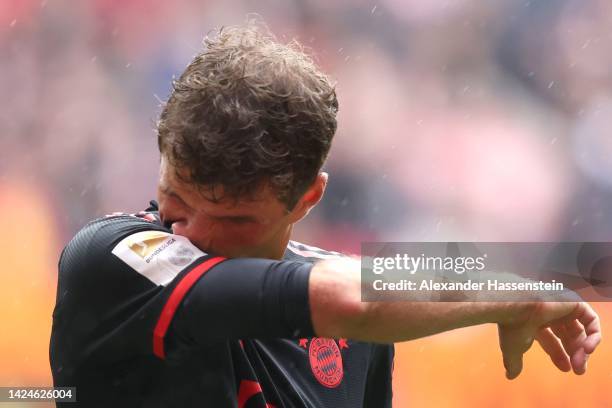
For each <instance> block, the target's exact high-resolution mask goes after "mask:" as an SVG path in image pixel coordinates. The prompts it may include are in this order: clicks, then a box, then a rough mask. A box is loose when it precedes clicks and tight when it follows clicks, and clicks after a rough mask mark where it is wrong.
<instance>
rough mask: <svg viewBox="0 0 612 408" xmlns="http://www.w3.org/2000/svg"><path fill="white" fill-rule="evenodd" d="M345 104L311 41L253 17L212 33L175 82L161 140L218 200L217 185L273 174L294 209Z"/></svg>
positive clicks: (238, 189) (264, 180)
mask: <svg viewBox="0 0 612 408" xmlns="http://www.w3.org/2000/svg"><path fill="white" fill-rule="evenodd" d="M337 112H338V100H337V98H336V92H335V89H334V85H333V84H331V83H330V80H329V78H328V77H327V76H326V75H325V74H323V73H322V72H321V71H320V70H319V69H318V68H317V66H316V65H315V64H314V62H313V60H312V58H310V57H309V56H308V55H306V53H305V52H304V51H303V48H302V47H301V46H300V45H299V44H298V43H297V42H296V41H292V42H291V43H289V44H281V43H279V42H278V41H277V40H276V39H275V37H274V36H273V35H272V34H271V33H270V31H269V30H268V29H267V27H266V26H265V25H263V24H262V23H259V22H254V21H250V22H248V23H247V24H245V25H243V26H233V27H225V28H221V29H220V30H218V31H216V32H214V33H213V34H212V35H209V36H207V38H206V39H205V40H204V51H202V52H201V53H199V54H198V55H197V56H196V57H195V58H194V60H193V61H192V62H191V63H190V64H189V66H188V67H187V68H186V70H185V72H184V73H183V74H182V75H181V76H180V78H179V79H178V80H176V81H174V83H173V91H172V93H171V95H170V98H169V100H168V102H167V103H166V104H165V106H164V108H163V110H162V113H161V116H160V120H159V122H158V126H157V135H158V145H159V150H160V152H161V154H162V155H164V157H166V158H167V159H168V160H169V161H170V163H171V164H172V165H173V166H174V168H175V169H176V170H177V174H179V173H178V171H179V170H181V169H182V170H187V173H188V174H189V176H188V177H187V178H188V180H187V181H189V182H191V183H195V184H197V185H198V187H200V188H205V189H207V190H208V191H209V192H212V199H213V200H217V199H219V198H218V197H216V196H215V187H217V186H221V187H222V188H223V192H224V196H225V195H228V196H230V198H233V199H236V200H237V199H238V198H242V197H245V196H249V195H250V196H252V195H253V194H254V193H255V192H256V191H257V190H258V189H259V188H261V187H263V186H264V185H266V184H267V185H269V186H270V187H271V188H272V189H273V191H274V192H275V193H276V195H277V197H278V199H279V200H280V201H281V202H283V203H285V204H286V205H287V207H288V209H291V208H293V206H294V205H295V204H296V203H297V201H298V200H299V198H300V197H301V196H302V195H303V194H304V192H305V191H306V190H307V189H308V187H309V186H310V185H311V184H312V183H313V182H314V180H315V178H316V176H317V174H318V173H319V171H320V170H321V167H322V165H323V162H324V161H325V158H326V157H327V154H328V152H329V149H330V146H331V141H332V138H333V136H334V133H335V132H336V114H337ZM183 179H185V176H183Z"/></svg>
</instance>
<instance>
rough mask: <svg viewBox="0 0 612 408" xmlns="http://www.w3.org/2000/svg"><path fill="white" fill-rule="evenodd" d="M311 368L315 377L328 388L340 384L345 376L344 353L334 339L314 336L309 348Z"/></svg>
mask: <svg viewBox="0 0 612 408" xmlns="http://www.w3.org/2000/svg"><path fill="white" fill-rule="evenodd" d="M308 355H309V357H310V368H311V369H312V373H313V374H314V376H315V378H316V379H317V380H318V381H319V382H320V383H321V384H322V385H324V386H326V387H328V388H336V387H337V386H338V385H340V382H341V381H342V377H343V376H344V369H343V367H342V355H341V354H340V349H339V348H338V345H337V344H336V342H335V341H334V340H333V339H324V338H320V337H314V338H313V339H312V340H311V341H310V347H309V349H308Z"/></svg>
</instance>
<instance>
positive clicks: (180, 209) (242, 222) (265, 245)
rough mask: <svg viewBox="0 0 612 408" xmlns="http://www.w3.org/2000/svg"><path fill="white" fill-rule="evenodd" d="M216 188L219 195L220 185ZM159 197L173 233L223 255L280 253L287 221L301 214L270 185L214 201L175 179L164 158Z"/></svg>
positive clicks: (162, 213) (270, 255)
mask: <svg viewBox="0 0 612 408" xmlns="http://www.w3.org/2000/svg"><path fill="white" fill-rule="evenodd" d="M218 192H219V193H220V194H219V196H221V197H222V196H223V191H222V189H218ZM158 201H159V213H160V216H161V218H162V220H163V221H164V222H165V223H169V224H171V227H172V231H173V232H174V233H175V234H177V235H183V236H185V237H187V238H189V240H190V241H191V242H193V244H194V245H196V246H197V247H198V248H200V249H202V250H203V251H205V252H210V253H212V254H215V255H221V256H226V257H259V258H276V259H280V258H282V256H283V253H284V249H285V247H286V245H287V241H288V240H289V235H290V233H291V227H292V224H293V223H294V222H296V221H297V220H299V218H301V217H303V215H301V214H297V213H295V211H296V210H295V209H294V211H291V212H289V211H287V207H286V206H285V204H283V203H281V202H280V201H279V200H278V198H277V197H276V195H275V194H274V193H273V192H272V191H270V189H269V188H264V189H263V190H262V191H260V192H259V193H258V194H257V195H256V197H255V198H254V199H251V200H238V201H237V202H236V201H235V200H230V199H222V200H221V201H219V202H213V201H211V200H210V199H207V198H206V196H204V195H203V193H202V192H201V191H200V190H199V189H198V188H197V186H194V185H192V184H189V183H186V182H184V181H182V180H181V179H180V178H178V177H177V176H176V174H175V171H174V168H173V167H172V166H171V165H170V164H169V163H168V161H167V160H165V159H164V158H162V161H161V167H160V180H159V185H158ZM317 201H318V200H317ZM296 207H299V206H296Z"/></svg>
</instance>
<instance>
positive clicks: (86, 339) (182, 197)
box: [50, 24, 600, 408]
mask: <svg viewBox="0 0 612 408" xmlns="http://www.w3.org/2000/svg"><path fill="white" fill-rule="evenodd" d="M337 110H338V103H337V100H336V95H335V91H334V88H333V86H332V85H331V84H330V81H329V80H328V78H327V77H326V76H325V75H324V74H323V73H321V72H320V70H319V69H318V68H317V67H316V66H315V65H314V64H313V62H312V61H311V59H310V58H309V57H307V56H306V55H305V54H304V53H303V52H301V50H300V49H299V47H297V46H295V45H283V44H279V43H277V42H276V41H275V40H274V38H273V37H272V36H271V35H270V34H268V33H267V31H266V30H265V29H262V28H261V27H259V25H258V24H246V25H245V26H241V27H229V28H225V29H222V30H220V31H219V32H217V33H216V35H214V36H212V37H210V38H208V39H207V40H206V44H205V49H204V51H203V52H202V53H201V54H199V55H198V56H196V57H195V59H194V60H193V61H192V62H191V64H190V65H189V66H188V67H187V69H186V70H185V72H184V73H183V74H182V75H181V77H180V78H179V79H178V80H177V81H176V82H175V83H174V89H173V92H172V94H171V96H170V98H169V100H168V102H167V104H166V105H165V107H164V109H163V111H162V113H161V117H160V120H159V123H158V144H159V149H160V152H161V161H160V174H159V188H158V202H155V201H152V202H151V205H150V206H149V208H147V209H146V210H145V211H142V212H140V213H136V214H114V215H111V216H107V217H104V218H100V219H97V220H94V221H92V222H90V223H89V224H87V225H86V226H85V227H84V228H83V229H82V230H81V231H79V232H78V233H77V234H76V236H75V237H74V238H73V239H72V240H71V242H70V243H69V244H68V245H67V246H66V248H65V249H64V251H63V253H62V255H61V258H60V263H59V282H58V288H57V301H56V307H55V310H54V313H53V331H52V337H51V346H50V357H51V367H52V372H53V378H54V384H55V386H75V387H77V390H76V397H77V400H78V402H77V405H81V406H113V407H119V406H129V407H141V406H142V407H236V406H237V407H240V408H242V407H251V408H254V407H262V408H263V407H277V408H278V407H334V408H339V407H356V406H367V407H389V406H391V397H392V392H391V375H392V369H393V346H392V343H393V342H396V341H403V340H409V339H415V338H418V337H423V336H427V335H431V334H434V333H439V332H442V331H446V330H451V329H454V328H458V327H463V326H469V325H476V324H482V323H496V324H498V325H499V333H500V346H501V349H502V353H503V360H504V365H505V367H506V371H507V376H508V377H509V378H514V377H516V376H517V375H519V373H520V371H521V369H522V355H523V353H524V352H525V351H527V349H528V348H529V347H530V346H531V343H532V342H533V340H534V339H536V338H537V340H538V341H539V342H540V344H541V345H542V346H543V348H544V349H545V350H546V352H547V353H549V354H550V356H551V358H552V360H553V362H554V364H555V365H556V366H557V367H559V369H561V370H564V371H569V370H571V369H573V370H574V371H575V372H576V373H578V374H580V373H583V372H584V370H585V368H586V359H587V356H588V355H589V354H590V353H592V352H593V351H594V350H595V348H596V346H597V344H598V342H599V340H600V328H599V321H598V317H597V315H596V314H595V312H594V311H593V310H592V309H591V308H590V307H589V305H588V304H586V303H579V302H568V303H422V302H399V303H398V302H396V303H391V302H387V303H384V302H373V303H362V302H361V301H360V273H359V271H360V266H359V263H358V262H357V261H355V260H353V259H350V258H348V257H342V256H340V255H339V254H336V253H332V252H328V251H324V250H321V249H318V248H314V247H310V246H306V245H302V244H299V243H297V242H293V241H290V235H291V230H292V226H293V225H294V224H295V223H296V222H298V221H299V220H301V219H302V218H303V217H305V216H306V215H307V214H308V212H309V211H310V210H311V209H312V208H313V207H314V206H315V205H316V204H317V203H318V202H319V200H320V199H321V197H322V196H323V192H324V190H325V185H326V182H327V175H326V174H325V173H323V172H321V167H322V165H323V162H324V160H325V158H326V156H327V153H328V151H329V148H330V145H331V141H332V137H333V135H334V133H335V130H336V112H337ZM551 323H554V325H552V326H551ZM551 327H552V328H551ZM460 369H461V368H459V367H458V368H457V370H458V371H459V370H460ZM58 405H60V404H58ZM67 406H74V404H73V405H67Z"/></svg>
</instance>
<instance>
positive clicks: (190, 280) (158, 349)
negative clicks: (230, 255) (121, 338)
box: [153, 257, 225, 359]
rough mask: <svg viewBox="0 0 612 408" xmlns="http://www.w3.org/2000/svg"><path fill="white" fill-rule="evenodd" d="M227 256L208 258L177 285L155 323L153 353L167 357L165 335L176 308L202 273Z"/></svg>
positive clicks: (160, 356)
mask: <svg viewBox="0 0 612 408" xmlns="http://www.w3.org/2000/svg"><path fill="white" fill-rule="evenodd" d="M224 260H225V258H222V257H215V258H211V259H208V260H206V261H205V262H203V263H201V264H200V265H198V266H196V267H195V268H193V269H192V270H190V271H189V272H188V273H187V275H185V277H184V278H183V279H181V281H180V282H179V283H178V285H176V287H175V288H174V290H173V291H172V293H171V294H170V297H169V298H168V301H167V302H166V304H165V305H164V308H163V309H162V312H161V314H160V315H159V320H158V321H157V324H156V325H155V329H154V330H153V353H154V354H155V355H156V356H157V357H159V358H161V359H164V358H165V357H166V353H165V351H164V337H165V336H166V332H167V331H168V327H170V323H171V322H172V318H173V317H174V314H175V313H176V309H178V307H179V305H180V304H181V301H182V300H183V298H184V297H185V295H186V294H187V292H188V291H189V289H191V287H192V286H193V285H194V284H195V283H196V282H197V281H198V279H200V277H201V276H202V275H204V274H205V273H206V272H207V271H208V270H209V269H211V268H212V267H213V266H215V265H216V264H218V263H219V262H221V261H224Z"/></svg>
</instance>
